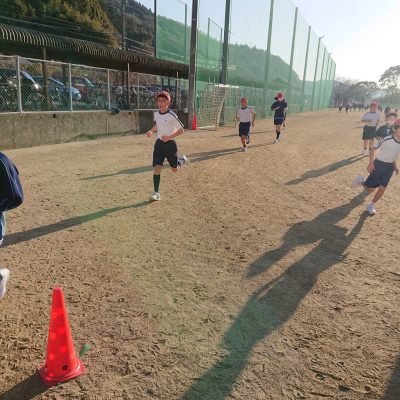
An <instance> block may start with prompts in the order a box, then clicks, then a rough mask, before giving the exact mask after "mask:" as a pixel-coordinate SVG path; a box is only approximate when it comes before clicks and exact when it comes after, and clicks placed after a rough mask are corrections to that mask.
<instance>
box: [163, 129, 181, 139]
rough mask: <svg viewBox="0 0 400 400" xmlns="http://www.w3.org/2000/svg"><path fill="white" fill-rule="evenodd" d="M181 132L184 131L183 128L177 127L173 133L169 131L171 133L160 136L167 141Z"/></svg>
mask: <svg viewBox="0 0 400 400" xmlns="http://www.w3.org/2000/svg"><path fill="white" fill-rule="evenodd" d="M183 132H184V131H183V128H179V129H178V130H176V131H175V132H174V133H171V135H164V136H163V137H162V140H163V142H168V141H170V140H172V139H174V138H176V137H177V136H179V135H182V133H183Z"/></svg>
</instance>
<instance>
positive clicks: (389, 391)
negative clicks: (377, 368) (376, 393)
mask: <svg viewBox="0 0 400 400" xmlns="http://www.w3.org/2000/svg"><path fill="white" fill-rule="evenodd" d="M399 399H400V355H399V357H398V358H397V364H396V366H395V368H394V370H393V372H392V375H391V377H390V380H389V382H388V385H387V388H386V392H385V394H384V396H383V397H382V400H399Z"/></svg>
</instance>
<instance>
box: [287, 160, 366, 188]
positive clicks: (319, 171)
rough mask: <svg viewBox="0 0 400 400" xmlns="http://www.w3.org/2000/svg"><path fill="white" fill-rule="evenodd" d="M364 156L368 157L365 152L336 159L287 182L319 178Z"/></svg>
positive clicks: (289, 183) (288, 183)
mask: <svg viewBox="0 0 400 400" xmlns="http://www.w3.org/2000/svg"><path fill="white" fill-rule="evenodd" d="M364 157H366V156H365V155H363V154H357V155H356V156H352V157H349V158H345V159H343V160H340V161H336V162H334V163H333V164H330V165H325V166H324V167H322V168H319V169H313V170H311V171H307V172H305V173H304V174H303V175H302V176H301V177H300V178H297V179H293V180H291V181H289V182H287V183H286V185H297V184H298V183H301V182H304V181H306V180H307V179H311V178H317V177H319V176H322V175H325V174H328V173H329V172H333V171H336V170H338V169H340V168H343V167H345V166H347V165H350V164H353V163H355V162H357V161H359V160H362V159H363V158H364Z"/></svg>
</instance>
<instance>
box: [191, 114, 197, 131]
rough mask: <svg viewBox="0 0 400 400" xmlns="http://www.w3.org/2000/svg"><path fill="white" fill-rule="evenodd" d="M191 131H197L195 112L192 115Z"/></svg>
mask: <svg viewBox="0 0 400 400" xmlns="http://www.w3.org/2000/svg"><path fill="white" fill-rule="evenodd" d="M192 131H197V118H196V114H194V115H193V121H192Z"/></svg>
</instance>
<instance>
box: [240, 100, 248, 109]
mask: <svg viewBox="0 0 400 400" xmlns="http://www.w3.org/2000/svg"><path fill="white" fill-rule="evenodd" d="M240 104H241V105H242V107H243V108H246V107H247V100H246V99H242V100H240Z"/></svg>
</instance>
